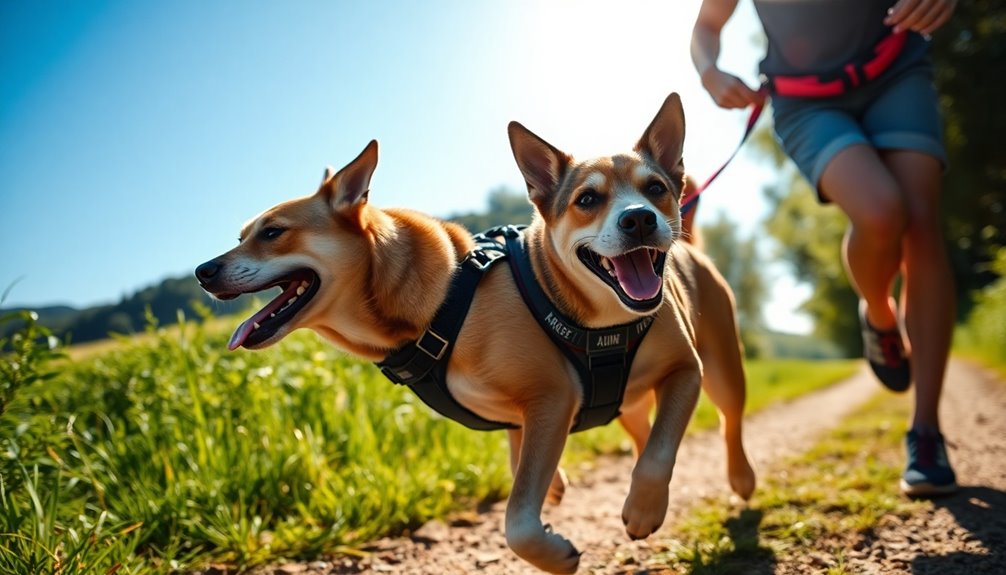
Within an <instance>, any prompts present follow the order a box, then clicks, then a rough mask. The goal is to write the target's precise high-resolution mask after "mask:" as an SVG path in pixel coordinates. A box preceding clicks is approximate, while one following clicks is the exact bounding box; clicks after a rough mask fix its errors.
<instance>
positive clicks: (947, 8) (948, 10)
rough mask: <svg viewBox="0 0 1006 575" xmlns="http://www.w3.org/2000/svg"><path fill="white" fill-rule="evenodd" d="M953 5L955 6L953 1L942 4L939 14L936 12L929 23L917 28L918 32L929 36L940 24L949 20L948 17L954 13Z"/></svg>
mask: <svg viewBox="0 0 1006 575" xmlns="http://www.w3.org/2000/svg"><path fill="white" fill-rule="evenodd" d="M954 7H955V6H954V3H953V2H947V3H946V4H944V6H943V10H942V11H940V13H939V14H937V16H936V19H935V20H933V21H932V22H930V23H929V25H928V26H926V27H925V28H923V29H922V30H919V32H920V33H922V34H925V35H926V36H929V35H930V34H932V33H933V32H935V31H936V30H937V29H939V28H940V27H941V26H943V25H944V24H946V23H947V22H948V21H949V20H950V17H951V16H953V15H954Z"/></svg>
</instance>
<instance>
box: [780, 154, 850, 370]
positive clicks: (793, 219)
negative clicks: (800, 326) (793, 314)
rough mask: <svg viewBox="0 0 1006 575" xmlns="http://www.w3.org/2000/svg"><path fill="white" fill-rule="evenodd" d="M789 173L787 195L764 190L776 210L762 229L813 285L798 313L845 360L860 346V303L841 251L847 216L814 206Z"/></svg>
mask: <svg viewBox="0 0 1006 575" xmlns="http://www.w3.org/2000/svg"><path fill="white" fill-rule="evenodd" d="M788 173H789V174H790V183H789V186H787V187H786V188H783V189H786V190H787V191H786V192H779V191H777V190H776V191H773V190H769V191H768V192H767V193H768V195H769V198H770V200H771V201H772V202H773V203H774V204H775V209H774V210H773V211H772V214H771V215H770V216H769V219H768V221H767V222H766V228H767V230H768V233H769V235H771V236H772V237H773V238H775V239H776V240H777V242H778V243H777V246H778V249H779V254H780V255H781V257H783V258H784V259H785V260H786V261H788V262H789V263H790V265H791V266H792V268H793V271H794V274H795V275H796V278H797V279H798V280H799V281H801V282H805V283H807V284H809V285H810V286H812V289H813V291H812V293H811V297H810V298H809V299H808V300H807V301H806V302H804V304H803V305H802V306H801V309H803V310H804V311H805V312H806V313H807V314H809V315H810V316H811V317H812V318H813V319H814V335H816V336H818V337H820V338H823V339H827V340H829V341H832V342H834V343H835V344H836V345H837V346H838V347H839V348H840V349H841V350H842V352H843V353H844V354H846V355H847V356H849V357H853V356H857V355H859V354H860V353H861V351H862V345H863V344H862V339H861V336H860V333H859V319H858V316H857V313H856V309H857V305H858V299H857V297H856V295H855V292H854V291H853V290H852V287H851V285H850V284H849V279H848V277H847V276H846V273H845V268H844V266H843V264H842V256H841V251H840V246H841V245H842V237H843V235H844V234H845V229H846V226H847V221H846V218H845V216H844V215H843V214H842V212H841V211H840V210H838V209H836V208H834V207H831V206H822V205H821V204H820V203H818V201H817V196H816V195H815V193H814V191H813V190H812V189H811V188H810V186H809V185H808V184H807V182H806V180H804V179H803V178H802V177H801V176H800V175H799V174H798V173H797V172H795V171H792V170H791V171H789V172H788Z"/></svg>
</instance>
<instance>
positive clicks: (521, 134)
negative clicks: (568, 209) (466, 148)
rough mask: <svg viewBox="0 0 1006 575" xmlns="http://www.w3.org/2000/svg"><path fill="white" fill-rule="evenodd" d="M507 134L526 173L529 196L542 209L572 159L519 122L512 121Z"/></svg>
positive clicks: (518, 163) (514, 152) (521, 167)
mask: <svg viewBox="0 0 1006 575" xmlns="http://www.w3.org/2000/svg"><path fill="white" fill-rule="evenodd" d="M507 133H508V134H509V135H510V148H511V149H512V150H513V157H514V159H516V160H517V167H518V168H520V171H521V173H522V174H524V181H525V182H526V183H527V193H528V196H529V197H530V198H531V202H533V203H534V204H535V205H536V206H538V207H539V209H541V208H542V205H541V202H543V201H544V200H545V199H546V198H548V197H549V196H551V195H552V194H553V193H554V192H555V191H556V189H558V187H559V182H561V181H562V176H563V175H564V174H565V173H566V169H567V168H568V167H569V164H570V162H571V161H572V158H570V156H569V155H568V154H566V153H564V152H562V151H560V150H558V149H557V148H556V147H555V146H553V145H551V144H549V143H548V142H546V141H545V140H542V139H541V138H539V137H538V136H536V135H534V134H533V133H532V132H531V131H530V130H528V129H527V128H525V127H524V126H522V125H521V124H520V123H518V122H510V125H509V126H507Z"/></svg>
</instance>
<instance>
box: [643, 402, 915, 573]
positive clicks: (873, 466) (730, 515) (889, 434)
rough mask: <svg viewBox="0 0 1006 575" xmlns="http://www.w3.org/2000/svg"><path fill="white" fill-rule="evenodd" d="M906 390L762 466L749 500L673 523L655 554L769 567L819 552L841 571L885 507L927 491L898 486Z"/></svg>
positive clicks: (674, 565)
mask: <svg viewBox="0 0 1006 575" xmlns="http://www.w3.org/2000/svg"><path fill="white" fill-rule="evenodd" d="M908 410H909V406H908V403H907V399H905V398H891V397H890V396H888V395H883V396H878V397H877V398H876V399H874V400H872V401H870V402H868V403H867V404H866V405H865V406H863V407H862V408H860V410H859V411H857V412H856V413H855V414H854V415H852V416H851V417H850V418H848V419H847V420H846V421H845V422H843V423H842V424H841V425H840V426H839V427H838V428H837V429H835V430H833V431H832V432H830V433H829V434H827V435H826V436H825V437H824V438H823V439H822V440H821V441H820V442H819V443H818V444H817V445H815V446H814V447H813V448H812V449H810V450H809V451H808V452H806V453H804V454H802V455H800V456H797V457H793V458H791V459H790V460H788V461H784V462H781V463H779V464H777V465H775V466H773V469H770V470H765V471H763V473H761V484H760V485H759V487H758V490H757V491H756V492H755V496H754V498H753V499H752V501H751V502H750V505H749V506H738V505H737V504H734V503H731V501H729V500H727V499H726V498H711V499H707V500H705V501H704V502H702V503H701V504H699V505H698V506H696V507H695V508H694V509H693V510H692V511H691V512H690V514H689V516H688V517H687V518H686V519H685V520H684V521H682V522H681V523H679V524H678V526H676V527H675V535H674V538H673V539H668V540H665V541H658V542H657V545H658V546H659V547H662V548H663V549H664V551H663V553H662V555H661V556H660V557H659V558H658V560H657V561H655V562H654V564H653V565H655V566H656V567H658V568H668V569H672V570H674V571H675V572H682V573H696V574H709V575H728V574H735V573H736V574H740V573H749V572H762V571H766V570H770V568H771V567H773V566H774V565H775V564H777V563H789V562H791V561H793V560H794V559H797V558H799V557H807V556H813V555H817V556H820V557H827V558H835V559H834V560H831V559H829V560H828V562H830V564H828V565H826V566H825V565H819V566H818V567H817V568H815V572H822V573H828V574H830V575H842V574H845V573H847V572H848V571H847V570H846V568H845V567H844V563H843V559H842V557H843V552H844V549H847V548H848V547H849V546H851V545H852V543H854V542H855V541H856V540H857V538H859V537H863V536H865V535H866V534H868V533H869V532H870V531H871V530H872V529H873V528H874V527H876V526H877V525H878V522H879V521H880V520H881V518H883V517H885V516H900V517H906V516H908V515H909V514H911V513H912V512H913V510H916V509H918V508H919V507H920V506H924V505H931V503H929V502H924V501H911V500H909V499H907V498H905V497H903V496H901V495H900V493H899V492H898V490H897V487H896V486H897V482H898V478H899V477H900V474H901V467H902V466H903V465H904V461H903V458H904V454H903V452H902V441H903V438H904V433H905V431H906V423H905V422H906V421H907V420H908V417H907V416H908Z"/></svg>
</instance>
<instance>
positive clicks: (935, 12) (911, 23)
mask: <svg viewBox="0 0 1006 575" xmlns="http://www.w3.org/2000/svg"><path fill="white" fill-rule="evenodd" d="M956 7H957V0H898V2H897V3H896V4H895V5H894V6H892V7H891V9H890V10H888V11H887V18H884V24H886V25H888V26H894V32H895V33H898V32H901V31H903V30H914V31H916V32H918V33H919V34H922V35H924V36H929V35H930V34H932V33H933V32H935V31H936V29H937V28H939V27H940V26H942V25H944V24H946V22H947V20H949V19H950V16H951V15H952V14H953V13H954V8H956Z"/></svg>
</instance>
